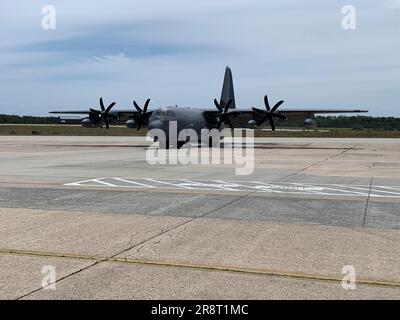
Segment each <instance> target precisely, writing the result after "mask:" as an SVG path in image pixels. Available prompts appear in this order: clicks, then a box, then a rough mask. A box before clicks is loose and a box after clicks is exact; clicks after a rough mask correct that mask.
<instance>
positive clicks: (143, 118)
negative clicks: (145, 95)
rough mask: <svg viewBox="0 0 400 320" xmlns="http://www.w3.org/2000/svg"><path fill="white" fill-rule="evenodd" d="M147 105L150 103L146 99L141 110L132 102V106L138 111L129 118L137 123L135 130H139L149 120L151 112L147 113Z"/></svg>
mask: <svg viewBox="0 0 400 320" xmlns="http://www.w3.org/2000/svg"><path fill="white" fill-rule="evenodd" d="M149 103H150V99H147V100H146V102H145V104H144V107H143V109H142V108H140V107H139V105H138V104H137V103H136V101H133V105H134V107H135V108H136V110H137V111H138V113H134V114H133V115H132V116H130V117H129V118H131V119H134V120H135V121H136V122H137V123H138V126H137V130H140V129H141V128H142V126H143V125H145V124H146V123H147V122H148V120H149V118H150V115H151V112H147V108H148V107H149Z"/></svg>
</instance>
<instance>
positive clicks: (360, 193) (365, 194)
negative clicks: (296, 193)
mask: <svg viewBox="0 0 400 320" xmlns="http://www.w3.org/2000/svg"><path fill="white" fill-rule="evenodd" d="M296 184H297V185H303V186H304V184H302V183H296ZM323 188H324V190H332V191H339V192H343V193H344V192H350V193H351V194H355V195H360V196H368V193H365V192H357V191H351V190H340V189H336V188H329V187H327V186H324V187H323Z"/></svg>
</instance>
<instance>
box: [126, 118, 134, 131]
mask: <svg viewBox="0 0 400 320" xmlns="http://www.w3.org/2000/svg"><path fill="white" fill-rule="evenodd" d="M125 125H126V126H127V127H128V128H129V129H136V127H137V123H136V121H135V120H133V119H131V120H128V121H127V122H125Z"/></svg>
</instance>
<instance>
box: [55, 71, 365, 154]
mask: <svg viewBox="0 0 400 320" xmlns="http://www.w3.org/2000/svg"><path fill="white" fill-rule="evenodd" d="M283 103H284V101H283V100H280V101H279V102H277V103H276V104H275V105H274V106H272V107H271V105H270V102H269V99H268V96H267V95H265V96H264V106H265V109H261V108H256V107H252V108H249V109H237V108H236V102H235V93H234V88H233V78H232V72H231V69H230V68H229V67H226V70H225V77H224V82H223V86H222V93H221V98H220V100H219V101H218V100H217V99H214V105H215V108H207V109H200V108H190V107H177V106H166V107H159V108H156V109H153V110H149V104H150V99H147V101H146V102H145V104H144V106H143V108H141V107H140V106H139V105H138V103H137V102H136V101H133V106H134V108H132V109H119V110H116V109H114V110H113V107H114V106H115V105H116V103H115V102H113V103H111V104H110V105H109V106H108V107H107V108H106V107H105V105H104V101H103V98H100V110H96V109H94V108H89V109H87V110H76V111H51V112H50V113H53V114H74V115H86V117H85V118H83V119H82V121H81V124H82V126H84V127H88V128H91V127H98V126H103V125H105V127H106V128H107V129H108V128H109V126H110V122H111V123H115V122H116V121H126V122H125V124H126V126H127V127H128V128H130V129H136V130H140V129H141V128H142V127H147V128H148V130H151V129H160V130H162V131H164V132H165V134H166V137H167V141H168V140H169V139H168V132H169V124H170V122H171V121H176V124H177V131H178V132H180V131H181V130H184V129H193V130H194V131H195V132H196V133H197V134H198V135H199V136H200V135H201V130H202V129H209V130H211V129H218V130H222V129H223V128H227V127H229V128H231V129H233V128H234V121H233V119H235V118H237V117H239V116H240V117H245V118H246V123H247V127H249V128H256V127H260V126H261V125H263V124H264V123H266V122H268V123H269V125H270V126H271V129H272V130H273V131H275V128H276V122H277V121H283V120H286V119H287V118H290V119H301V120H302V121H303V123H304V126H305V127H306V128H315V127H316V125H317V123H316V120H315V115H316V114H332V113H360V112H368V110H362V109H336V108H330V109H287V108H286V109H284V108H280V107H281V105H282V104H283ZM185 143H186V141H177V147H178V148H179V147H181V146H182V145H184V144H185ZM167 145H169V143H167Z"/></svg>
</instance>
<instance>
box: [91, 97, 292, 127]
mask: <svg viewBox="0 0 400 320" xmlns="http://www.w3.org/2000/svg"><path fill="white" fill-rule="evenodd" d="M149 103H150V99H147V100H146V102H145V104H144V107H143V109H142V108H140V107H139V105H138V104H137V103H136V101H133V105H134V107H135V108H136V110H137V112H138V113H134V114H133V115H132V116H130V117H129V118H131V119H134V120H135V121H136V122H137V123H138V126H137V130H140V129H141V128H142V126H143V125H146V124H147V123H148V121H149V118H150V115H151V113H152V112H147V108H148V107H149ZM231 103H232V99H231V100H229V101H228V102H227V103H225V101H223V100H221V102H218V100H217V99H214V104H215V106H216V107H217V109H218V111H219V113H218V114H217V116H218V125H217V126H218V129H221V126H222V125H223V124H227V125H228V126H229V127H230V128H231V129H232V130H233V129H234V127H233V124H232V122H231V119H232V118H235V117H236V116H238V115H239V114H240V112H239V111H229V107H230V105H231ZM283 103H284V101H283V100H281V101H279V102H278V103H276V104H275V105H274V106H273V107H272V108H271V106H270V104H269V101H268V96H267V95H265V97H264V104H265V108H266V109H267V110H266V111H265V110H261V109H257V108H252V109H253V111H254V112H255V113H256V114H258V115H259V116H258V118H259V119H258V120H256V124H257V126H260V125H261V124H263V123H264V122H265V121H267V120H268V121H269V123H270V125H271V128H272V131H275V122H274V118H279V119H283V120H286V117H285V116H283V115H281V114H280V113H277V112H276V111H277V110H278V108H279V107H280V106H281V105H282V104H283ZM114 106H115V102H113V103H111V104H110V105H109V106H108V107H107V109H106V108H105V106H104V102H103V98H100V108H101V111H99V110H95V109H92V108H91V109H90V115H91V116H92V117H95V118H96V119H97V121H104V123H105V125H106V128H107V129H109V127H110V125H109V121H108V119H109V118H112V119H117V117H116V116H115V115H113V114H110V111H111V109H112V108H113V107H114ZM260 117H261V118H260Z"/></svg>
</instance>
